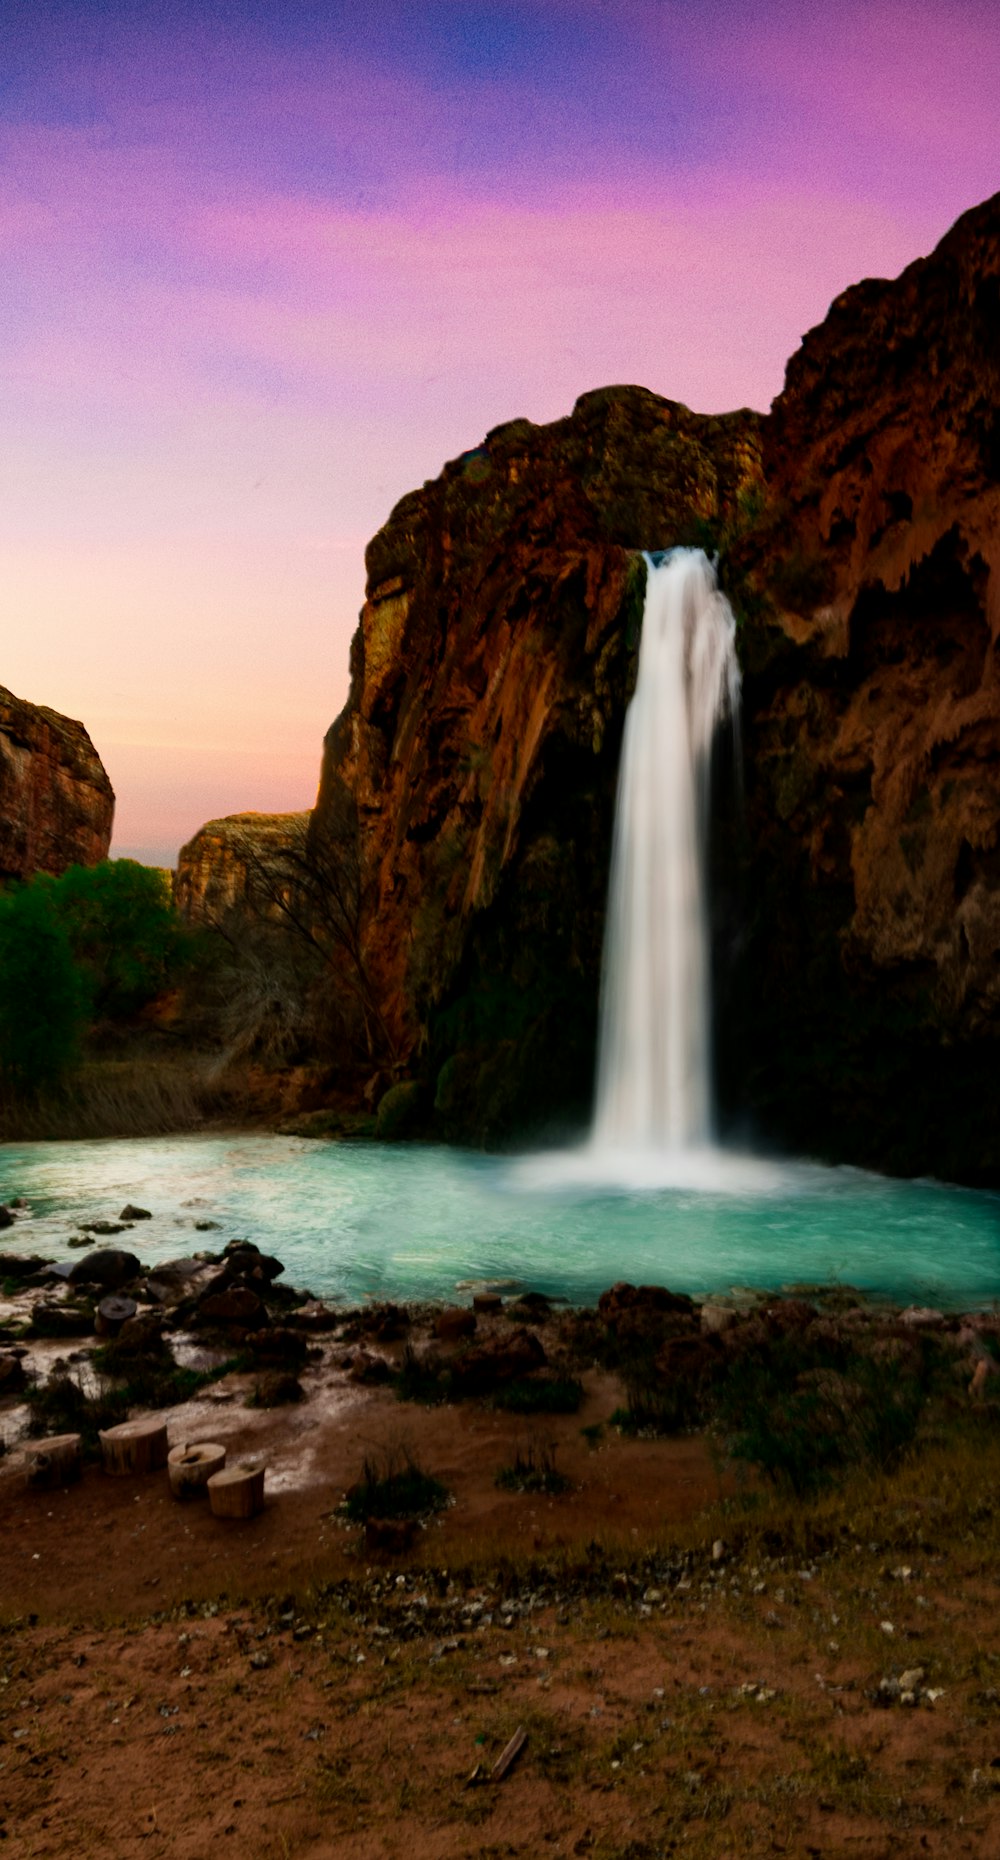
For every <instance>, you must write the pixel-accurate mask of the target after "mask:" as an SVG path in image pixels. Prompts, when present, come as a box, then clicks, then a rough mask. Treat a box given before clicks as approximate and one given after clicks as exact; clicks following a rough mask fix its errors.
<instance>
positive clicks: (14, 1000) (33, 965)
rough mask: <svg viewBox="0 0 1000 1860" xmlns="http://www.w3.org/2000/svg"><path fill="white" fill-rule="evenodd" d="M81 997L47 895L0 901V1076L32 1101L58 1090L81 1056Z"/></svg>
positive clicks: (25, 892)
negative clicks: (47, 1090)
mask: <svg viewBox="0 0 1000 1860" xmlns="http://www.w3.org/2000/svg"><path fill="white" fill-rule="evenodd" d="M83 1017H84V990H83V987H82V984H81V980H80V976H79V973H78V971H77V968H76V965H75V963H74V961H73V953H72V950H71V948H70V942H69V937H68V935H67V932H66V929H65V926H64V925H63V923H62V921H61V919H60V917H59V915H58V913H57V912H56V910H55V908H54V905H53V900H52V896H51V891H50V889H49V888H48V887H43V886H41V885H39V884H33V885H19V886H17V887H16V888H15V889H14V890H12V891H10V892H8V893H7V894H6V895H5V896H3V897H0V1076H2V1078H3V1081H4V1083H5V1084H6V1085H7V1086H8V1087H9V1088H10V1089H12V1090H13V1091H14V1092H16V1093H20V1094H27V1095H28V1096H33V1095H34V1094H36V1093H37V1092H39V1091H41V1090H44V1089H45V1088H46V1087H51V1086H54V1085H58V1084H59V1082H60V1080H61V1079H62V1078H63V1077H64V1076H65V1074H66V1073H67V1072H68V1071H69V1069H70V1067H71V1066H72V1065H73V1063H74V1061H75V1060H76V1058H77V1054H78V1051H79V1041H80V1031H81V1027H82V1024H83Z"/></svg>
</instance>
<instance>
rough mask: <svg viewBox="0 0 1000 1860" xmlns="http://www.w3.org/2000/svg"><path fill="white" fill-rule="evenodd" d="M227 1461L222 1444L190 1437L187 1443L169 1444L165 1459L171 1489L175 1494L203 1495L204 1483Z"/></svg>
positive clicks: (178, 1495)
mask: <svg viewBox="0 0 1000 1860" xmlns="http://www.w3.org/2000/svg"><path fill="white" fill-rule="evenodd" d="M225 1463H226V1449H225V1447H217V1446H214V1445H213V1444H212V1442H211V1441H208V1440H199V1441H193V1442H191V1444H190V1445H188V1446H183V1447H171V1449H170V1453H169V1456H168V1459H167V1474H168V1477H169V1479H170V1490H171V1491H172V1493H173V1495H174V1497H175V1498H204V1497H205V1491H206V1487H207V1485H208V1482H209V1480H210V1479H211V1478H213V1477H214V1475H215V1474H216V1473H220V1472H221V1471H222V1469H223V1467H224V1466H225Z"/></svg>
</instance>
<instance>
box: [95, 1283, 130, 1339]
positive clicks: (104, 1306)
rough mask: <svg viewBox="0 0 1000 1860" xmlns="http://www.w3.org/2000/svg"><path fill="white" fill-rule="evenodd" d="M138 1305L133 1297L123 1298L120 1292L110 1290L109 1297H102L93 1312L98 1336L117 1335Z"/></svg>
mask: <svg viewBox="0 0 1000 1860" xmlns="http://www.w3.org/2000/svg"><path fill="white" fill-rule="evenodd" d="M138 1309H139V1307H138V1305H137V1304H136V1302H135V1299H134V1298H125V1297H124V1296H123V1295H122V1293H121V1292H112V1293H111V1295H110V1297H108V1298H102V1299H101V1302H100V1304H99V1305H98V1307H97V1310H96V1312H95V1314H94V1329H95V1330H96V1332H97V1335H98V1336H99V1337H117V1335H118V1332H119V1331H120V1330H121V1327H122V1325H123V1324H126V1323H127V1322H128V1320H129V1318H134V1317H135V1314H136V1312H137V1311H138Z"/></svg>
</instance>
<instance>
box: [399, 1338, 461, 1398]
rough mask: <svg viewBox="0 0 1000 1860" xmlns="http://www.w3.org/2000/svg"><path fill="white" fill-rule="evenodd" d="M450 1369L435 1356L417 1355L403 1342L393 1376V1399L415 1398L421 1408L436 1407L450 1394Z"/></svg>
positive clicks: (410, 1346) (449, 1396)
mask: <svg viewBox="0 0 1000 1860" xmlns="http://www.w3.org/2000/svg"><path fill="white" fill-rule="evenodd" d="M451 1384H452V1377H451V1371H450V1369H449V1368H448V1366H447V1364H446V1363H443V1362H442V1361H441V1359H440V1358H439V1357H436V1356H418V1355H417V1353H416V1351H415V1350H414V1349H413V1347H412V1345H410V1344H407V1345H406V1348H405V1349H404V1351H403V1360H402V1362H401V1364H400V1367H399V1372H398V1374H397V1376H396V1400H397V1401H419V1402H422V1403H423V1404H424V1406H425V1407H429V1408H433V1407H437V1406H438V1405H439V1403H441V1402H445V1401H449V1400H450V1399H451V1393H452V1386H451Z"/></svg>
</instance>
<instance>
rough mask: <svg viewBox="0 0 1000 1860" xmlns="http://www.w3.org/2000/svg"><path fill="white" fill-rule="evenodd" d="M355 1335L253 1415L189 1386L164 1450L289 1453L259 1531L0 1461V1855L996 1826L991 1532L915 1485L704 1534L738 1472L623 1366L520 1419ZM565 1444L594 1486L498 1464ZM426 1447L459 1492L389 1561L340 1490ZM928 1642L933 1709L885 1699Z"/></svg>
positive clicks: (392, 1850) (994, 1844)
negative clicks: (283, 1404)
mask: <svg viewBox="0 0 1000 1860" xmlns="http://www.w3.org/2000/svg"><path fill="white" fill-rule="evenodd" d="M340 1356H342V1351H340V1352H339V1353H338V1350H337V1347H336V1346H335V1345H324V1347H323V1356H322V1361H320V1362H317V1363H314V1364H312V1365H310V1367H309V1368H308V1369H307V1370H306V1371H305V1372H304V1374H303V1378H302V1379H303V1382H304V1385H305V1387H306V1390H307V1394H308V1400H307V1401H306V1402H305V1403H304V1404H302V1405H300V1406H297V1407H294V1408H286V1409H277V1410H271V1411H262V1410H253V1409H248V1408H246V1407H245V1406H244V1400H245V1395H246V1389H247V1386H248V1384H247V1379H246V1378H240V1377H228V1378H226V1379H225V1380H224V1381H223V1382H221V1383H219V1384H217V1385H215V1386H213V1387H211V1388H210V1389H209V1390H208V1391H207V1393H205V1394H203V1395H202V1396H201V1397H200V1398H199V1399H198V1400H197V1401H195V1402H191V1403H189V1404H188V1405H186V1406H185V1407H183V1408H177V1409H173V1410H171V1411H170V1412H169V1415H168V1417H167V1418H168V1420H169V1429H170V1438H171V1441H172V1442H177V1441H181V1440H190V1439H196V1438H197V1439H215V1440H218V1441H220V1442H222V1443H224V1444H225V1445H226V1446H227V1448H228V1449H229V1452H230V1456H231V1457H235V1456H237V1455H249V1456H251V1457H254V1456H256V1457H259V1458H261V1459H262V1460H263V1461H264V1462H265V1464H266V1466H267V1469H268V1471H267V1495H268V1496H267V1504H266V1507H265V1510H264V1512H263V1514H262V1515H261V1516H259V1517H258V1518H256V1519H254V1520H252V1521H250V1522H249V1523H245V1524H235V1523H224V1522H222V1521H220V1520H217V1519H214V1518H213V1517H212V1516H211V1515H210V1513H209V1511H208V1508H207V1506H206V1505H205V1504H204V1503H201V1502H197V1501H194V1502H191V1503H187V1504H178V1503H177V1502H176V1501H175V1500H173V1499H172V1497H171V1495H170V1491H169V1486H168V1482H167V1477H166V1474H165V1473H162V1472H161V1473H154V1474H149V1475H147V1476H146V1477H143V1478H138V1479H128V1478H117V1479H116V1478H111V1477H109V1476H107V1475H105V1474H104V1473H103V1472H101V1471H100V1470H99V1469H98V1468H96V1467H93V1466H91V1467H88V1468H87V1469H86V1470H85V1473H84V1476H83V1478H82V1479H81V1481H80V1482H79V1483H78V1484H77V1485H74V1486H71V1487H69V1488H68V1489H66V1490H64V1491H59V1492H54V1493H45V1492H37V1491H32V1490H29V1489H27V1487H26V1485H25V1476H24V1464H23V1460H22V1458H21V1455H20V1454H19V1453H18V1452H17V1451H12V1452H9V1453H8V1454H7V1456H6V1457H5V1458H4V1459H3V1460H0V1841H6V1843H7V1848H6V1851H9V1852H10V1853H11V1854H15V1853H16V1854H17V1855H18V1856H23V1857H24V1860H43V1857H44V1860H63V1857H66V1860H69V1856H84V1857H85V1860H90V1856H95V1860H96V1857H98V1856H100V1857H101V1860H119V1857H122V1860H124V1856H132V1855H135V1854H141V1855H144V1856H148V1857H149V1860H160V1857H161V1856H163V1857H167V1856H169V1857H171V1860H173V1857H174V1856H176V1857H177V1860H208V1856H209V1855H214V1854H215V1853H216V1852H220V1851H221V1852H222V1853H226V1852H231V1853H233V1854H235V1855H239V1856H248V1857H250V1860H313V1857H315V1860H321V1857H322V1860H327V1857H330V1860H332V1857H334V1856H337V1857H338V1860H339V1856H345V1857H346V1856H350V1857H351V1860H395V1857H396V1856H405V1857H406V1860H438V1857H440V1860H453V1857H454V1860H459V1857H462V1860H465V1857H468V1860H472V1857H473V1856H476V1857H477V1860H478V1856H496V1857H497V1860H499V1857H500V1856H518V1857H521V1856H523V1857H525V1860H529V1857H533V1856H538V1855H548V1854H552V1855H571V1854H572V1855H585V1856H589V1857H590V1860H654V1857H655V1856H660V1855H673V1854H685V1855H687V1854H690V1855H694V1856H701V1857H702V1860H736V1856H742V1855H747V1854H755V1855H756V1854H760V1855H771V1854H789V1855H795V1856H812V1855H823V1856H837V1855H845V1856H846V1855H860V1856H865V1857H866V1860H876V1857H879V1856H887V1855H901V1856H910V1855H913V1856H922V1855H924V1854H932V1855H939V1856H945V1855H951V1854H970V1855H976V1856H984V1857H986V1860H988V1857H989V1856H993V1855H997V1856H1000V1812H998V1794H997V1791H998V1790H1000V1651H998V1650H997V1641H996V1632H995V1621H996V1609H997V1603H998V1599H1000V1595H998V1585H997V1580H996V1571H995V1568H994V1567H993V1563H992V1559H991V1557H990V1556H987V1555H986V1554H985V1552H984V1549H983V1545H981V1544H979V1543H978V1542H977V1540H976V1536H975V1532H974V1531H973V1532H972V1533H968V1532H967V1533H966V1534H965V1535H964V1536H963V1538H962V1541H961V1544H960V1545H959V1546H958V1548H957V1549H956V1548H955V1546H952V1547H951V1548H950V1550H949V1552H948V1554H944V1553H943V1552H939V1551H937V1550H936V1549H934V1548H933V1546H932V1545H931V1544H929V1543H928V1541H927V1534H926V1528H925V1523H923V1522H921V1521H919V1520H918V1521H917V1522H916V1523H914V1524H913V1526H912V1530H911V1526H910V1524H909V1523H907V1522H906V1519H905V1517H904V1514H903V1511H902V1510H899V1511H898V1513H896V1514H894V1517H895V1522H892V1520H888V1519H887V1529H888V1526H889V1524H890V1523H891V1525H892V1532H891V1533H890V1534H892V1533H894V1535H893V1542H892V1545H891V1546H889V1545H887V1543H885V1542H864V1543H855V1542H845V1543H844V1544H843V1545H840V1544H838V1545H835V1546H833V1548H832V1549H831V1550H830V1551H829V1552H828V1553H823V1554H817V1555H816V1556H814V1557H813V1559H812V1560H811V1561H809V1562H808V1563H807V1564H804V1565H803V1564H801V1563H799V1562H796V1560H795V1559H794V1557H791V1558H790V1557H789V1556H788V1555H784V1554H783V1555H781V1556H779V1555H768V1554H765V1553H764V1552H763V1551H762V1550H761V1547H760V1545H759V1544H757V1546H756V1547H755V1548H754V1549H752V1550H751V1549H748V1548H744V1549H740V1548H739V1547H738V1545H735V1544H734V1545H733V1546H732V1547H730V1546H728V1545H727V1546H726V1547H724V1548H723V1550H722V1554H721V1555H719V1556H718V1557H713V1547H712V1546H713V1540H714V1539H715V1536H716V1533H717V1532H718V1531H719V1530H720V1528H724V1526H720V1523H719V1519H720V1512H719V1504H720V1499H724V1498H725V1495H726V1493H727V1491H730V1490H731V1483H730V1482H728V1481H727V1480H725V1479H723V1478H722V1476H721V1475H720V1471H719V1469H718V1467H717V1465H716V1462H715V1460H714V1458H713V1455H712V1452H711V1450H710V1448H709V1445H708V1444H707V1443H706V1441H705V1440H703V1439H701V1438H697V1437H694V1438H687V1439H679V1440H641V1439H640V1440H630V1439H627V1438H623V1437H622V1436H621V1435H620V1434H619V1433H618V1431H617V1429H616V1428H614V1427H613V1426H611V1425H609V1422H610V1416H611V1414H612V1412H613V1410H614V1408H615V1407H616V1406H617V1404H618V1402H619V1400H620V1389H619V1388H618V1386H617V1384H616V1383H615V1381H614V1379H613V1378H611V1377H609V1376H607V1375H605V1374H603V1373H601V1372H598V1371H591V1372H589V1373H588V1374H587V1375H586V1376H585V1378H584V1380H585V1387H586V1398H585V1402H584V1406H583V1407H582V1409H581V1410H580V1412H579V1413H578V1414H575V1415H571V1416H562V1417H538V1418H532V1419H531V1420H524V1419H519V1418H517V1417H515V1416H511V1415H507V1414H503V1413H500V1412H498V1411H496V1410H494V1409H491V1408H490V1407H489V1406H488V1405H486V1404H485V1403H471V1402H470V1403H465V1404H462V1405H461V1406H449V1407H443V1408H435V1409H425V1408H417V1407H414V1406H411V1405H404V1404H401V1403H399V1402H397V1401H396V1400H395V1399H394V1397H393V1395H392V1393H391V1392H390V1391H389V1390H387V1389H384V1388H377V1389H370V1388H362V1387H358V1386H355V1385H352V1384H351V1383H350V1382H349V1380H348V1378H347V1375H346V1373H345V1371H344V1369H343V1368H342V1367H340V1366H338V1363H339V1357H340ZM15 1413H16V1411H15V1410H14V1409H13V1408H9V1409H8V1410H7V1411H6V1413H5V1415H4V1417H3V1421H4V1425H5V1428H7V1430H8V1431H11V1417H12V1415H14V1414H15ZM584 1429H587V1430H588V1432H586V1433H585V1432H584V1431H583V1430H584ZM595 1430H597V1431H595ZM543 1446H544V1447H546V1448H549V1449H551V1450H552V1451H554V1454H555V1461H556V1464H557V1466H558V1468H559V1470H560V1471H561V1472H562V1473H563V1474H565V1475H566V1477H567V1478H568V1480H569V1482H570V1485H569V1490H567V1491H566V1492H565V1493H563V1494H561V1495H559V1496H555V1497H546V1496H544V1495H538V1494H531V1493H527V1492H508V1491H502V1490H499V1489H498V1488H497V1486H496V1484H495V1475H496V1472H497V1470H498V1468H500V1467H501V1466H504V1465H507V1464H509V1463H510V1462H511V1460H512V1459H513V1457H514V1454H515V1452H516V1451H517V1449H518V1448H521V1449H522V1450H524V1449H526V1448H527V1447H535V1448H536V1449H538V1448H541V1447H543ZM406 1447H409V1448H410V1449H411V1450H412V1451H413V1452H414V1453H415V1454H416V1455H417V1457H418V1458H419V1460H420V1463H421V1465H422V1466H423V1467H424V1468H425V1469H426V1470H427V1471H429V1472H433V1473H435V1474H436V1475H437V1476H438V1477H439V1478H441V1479H442V1480H443V1481H444V1483H445V1484H446V1485H447V1487H448V1488H449V1490H450V1492H451V1494H452V1498H453V1502H452V1503H451V1504H450V1505H449V1507H448V1508H447V1509H446V1510H445V1511H444V1512H443V1513H442V1514H441V1515H440V1516H439V1517H438V1518H436V1519H432V1520H431V1521H429V1522H428V1524H427V1525H426V1528H425V1529H424V1530H423V1531H421V1532H420V1533H419V1535H418V1539H417V1542H416V1544H415V1546H414V1548H413V1550H412V1551H411V1552H410V1553H408V1554H407V1555H406V1556H403V1557H401V1558H392V1557H381V1558H380V1557H377V1556H373V1555H372V1553H371V1552H370V1551H368V1550H366V1548H365V1545H364V1540H363V1537H362V1535H361V1533H360V1532H358V1531H357V1530H355V1529H352V1528H349V1527H348V1526H347V1525H346V1524H345V1522H344V1520H343V1517H342V1515H341V1514H339V1513H338V1505H339V1501H340V1499H341V1497H342V1495H343V1492H344V1490H345V1488H346V1487H347V1486H348V1485H349V1484H350V1483H351V1482H352V1481H353V1480H354V1479H355V1478H356V1477H357V1476H358V1474H359V1472H360V1470H361V1464H362V1461H363V1459H364V1457H365V1455H366V1454H369V1455H373V1456H375V1457H376V1458H378V1457H379V1456H380V1455H382V1454H384V1453H386V1452H387V1451H396V1452H398V1451H400V1450H402V1449H405V1448H406ZM900 1519H902V1520H903V1521H902V1522H900ZM907 1533H909V1536H908V1535H907ZM911 1537H912V1540H913V1543H914V1544H915V1548H914V1549H913V1550H911V1551H909V1552H907V1553H906V1560H905V1561H903V1559H902V1557H901V1555H900V1551H899V1543H900V1542H903V1543H904V1544H905V1543H906V1542H909V1541H910V1538H911ZM991 1541H992V1539H991ZM754 1559H756V1560H754ZM912 1668H919V1669H921V1677H920V1679H919V1681H918V1682H917V1684H916V1698H917V1702H916V1703H915V1704H913V1705H912V1706H910V1705H902V1704H900V1703H898V1702H893V1703H891V1704H887V1705H885V1704H880V1703H879V1702H878V1698H879V1682H880V1680H882V1679H884V1678H885V1677H886V1676H889V1677H892V1676H893V1675H897V1676H898V1675H899V1674H901V1673H903V1672H905V1671H906V1670H907V1669H912ZM518 1728H521V1729H523V1730H524V1731H525V1733H526V1741H525V1744H524V1748H523V1749H522V1751H521V1753H520V1755H519V1756H518V1758H517V1760H516V1761H515V1763H514V1764H513V1765H512V1767H511V1769H510V1770H509V1772H508V1773H507V1775H506V1776H505V1777H504V1778H503V1779H502V1780H500V1781H495V1782H494V1781H491V1780H490V1779H489V1778H490V1772H491V1769H492V1766H493V1765H494V1764H495V1762H496V1760H497V1758H498V1757H499V1756H500V1754H501V1752H502V1751H503V1749H504V1747H505V1745H506V1744H507V1742H508V1740H509V1739H510V1738H511V1736H512V1735H513V1734H514V1733H515V1732H516V1731H517V1730H518Z"/></svg>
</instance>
